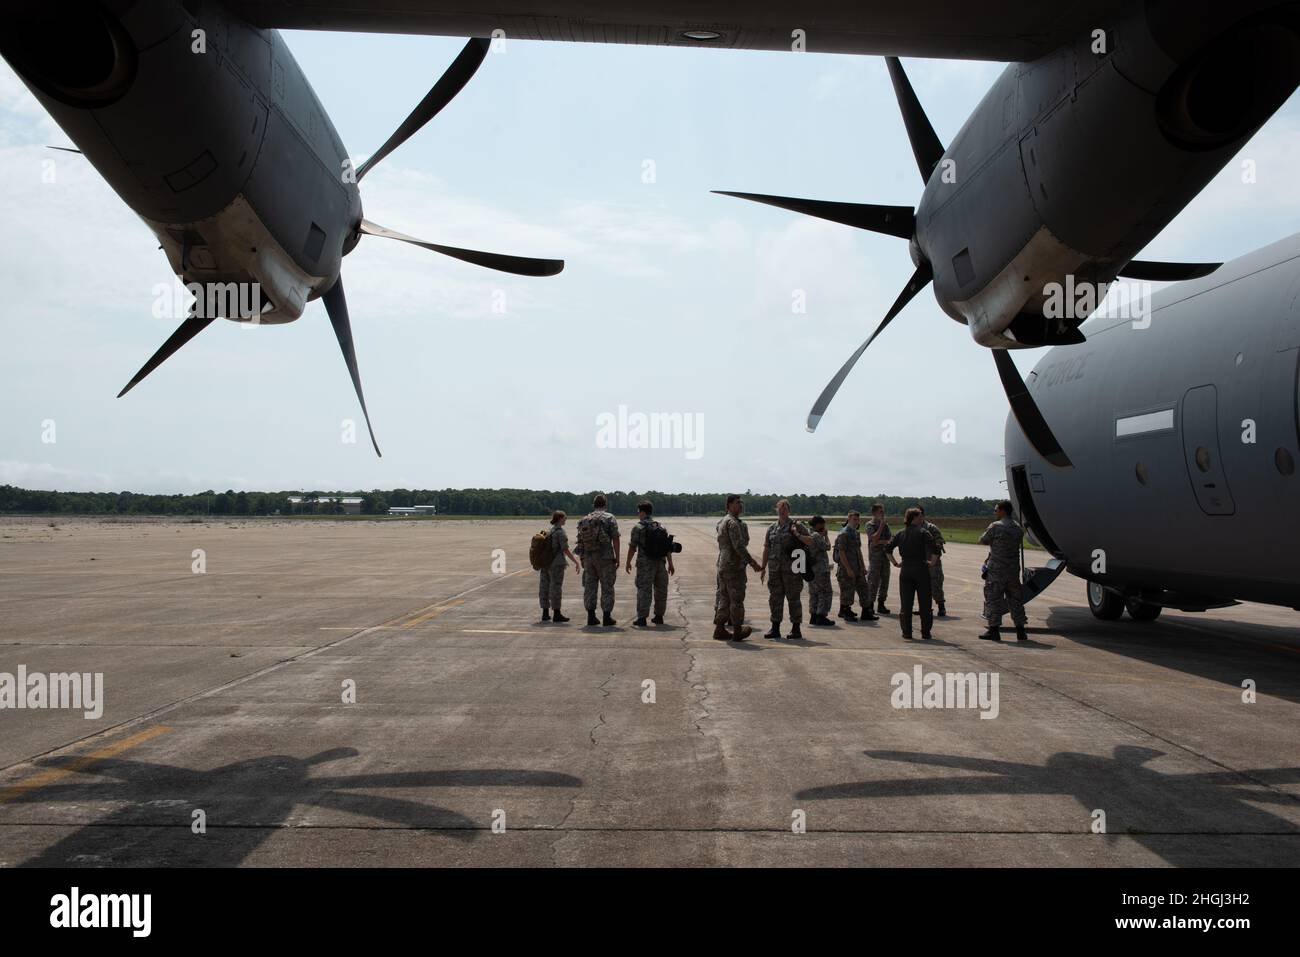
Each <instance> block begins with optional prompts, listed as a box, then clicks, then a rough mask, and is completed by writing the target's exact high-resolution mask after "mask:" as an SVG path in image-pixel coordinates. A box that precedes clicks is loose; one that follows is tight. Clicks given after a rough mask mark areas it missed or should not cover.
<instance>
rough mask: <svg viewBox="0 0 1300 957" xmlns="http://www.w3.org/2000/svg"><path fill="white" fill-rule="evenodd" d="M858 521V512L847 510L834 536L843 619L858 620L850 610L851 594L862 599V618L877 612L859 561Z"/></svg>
mask: <svg viewBox="0 0 1300 957" xmlns="http://www.w3.org/2000/svg"><path fill="white" fill-rule="evenodd" d="M861 521H862V516H861V515H859V514H858V513H857V512H849V514H848V515H847V516H846V517H845V519H844V527H843V528H842V529H840V533H839V534H838V535H836V536H835V553H834V556H833V557H834V559H835V580H836V581H837V582H838V583H839V586H840V617H841V618H842V619H844V620H845V621H857V620H858V616H857V615H855V614H854V613H853V596H854V594H856V595H857V596H858V601H859V602H861V603H862V620H863V621H875V620H876V614H875V613H874V612H873V611H872V610H871V599H870V598H869V597H867V569H866V566H865V565H864V564H863V561H862V536H861V535H860V534H859V533H858V524H859V523H860V522H861Z"/></svg>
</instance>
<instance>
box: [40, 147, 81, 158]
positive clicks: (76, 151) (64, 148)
mask: <svg viewBox="0 0 1300 957" xmlns="http://www.w3.org/2000/svg"><path fill="white" fill-rule="evenodd" d="M45 148H46V149H47V150H60V151H61V152H64V153H76V154H77V155H78V156H80V155H81V150H74V149H73V148H72V147H71V146H47V147H45Z"/></svg>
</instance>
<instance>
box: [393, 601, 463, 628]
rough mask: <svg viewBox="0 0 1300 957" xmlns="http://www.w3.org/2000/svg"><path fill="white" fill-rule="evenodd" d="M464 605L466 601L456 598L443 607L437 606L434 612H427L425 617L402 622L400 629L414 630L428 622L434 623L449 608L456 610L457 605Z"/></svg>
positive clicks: (420, 616) (421, 616)
mask: <svg viewBox="0 0 1300 957" xmlns="http://www.w3.org/2000/svg"><path fill="white" fill-rule="evenodd" d="M463 604H465V599H463V598H455V599H453V600H451V601H448V602H444V603H443V604H441V605H437V606H436V607H434V608H433V609H432V610H430V611H427V612H425V613H424V614H423V615H417V616H416V617H414V618H408V619H407V620H406V621H404V622H402V624H401V625H400V626H399V627H402V628H414V627H415V626H416V625H422V624H424V623H425V622H426V621H433V619H435V618H437V617H438V616H439V615H441V614H442V613H443V612H444V611H446V610H447V609H449V608H455V607H456V606H457V605H463Z"/></svg>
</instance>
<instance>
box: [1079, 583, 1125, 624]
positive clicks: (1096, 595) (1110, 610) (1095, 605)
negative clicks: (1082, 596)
mask: <svg viewBox="0 0 1300 957" xmlns="http://www.w3.org/2000/svg"><path fill="white" fill-rule="evenodd" d="M1088 610H1089V611H1091V612H1092V614H1093V617H1095V618H1100V619H1101V620H1102V621H1114V620H1115V619H1117V618H1118V617H1119V616H1120V615H1122V614H1124V599H1123V598H1122V597H1121V596H1119V595H1117V594H1116V593H1115V592H1113V591H1111V590H1110V589H1109V588H1104V587H1102V586H1101V585H1099V584H1097V582H1088Z"/></svg>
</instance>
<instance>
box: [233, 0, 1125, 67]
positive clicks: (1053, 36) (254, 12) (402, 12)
mask: <svg viewBox="0 0 1300 957" xmlns="http://www.w3.org/2000/svg"><path fill="white" fill-rule="evenodd" d="M1117 5H1118V0H1056V2H1043V0H920V2H916V0H856V2H853V0H803V2H801V3H790V2H789V0H625V2H617V0H605V2H602V0H474V2H472V3H471V2H466V0H228V3H227V6H229V7H230V8H232V9H233V10H234V11H236V12H238V13H239V14H241V15H242V16H243V17H244V18H245V19H247V20H248V21H249V22H250V23H253V24H256V25H257V26H260V27H275V28H282V29H295V30H341V31H347V32H355V33H408V34H429V35H436V36H455V37H490V36H492V35H493V31H495V30H502V31H504V35H505V36H506V37H507V38H511V39H524V40H562V41H571V42H588V43H634V44H642V45H651V46H713V47H723V48H726V49H740V50H790V49H792V45H793V44H794V42H795V38H794V36H793V34H794V33H795V31H797V30H802V31H803V36H804V38H805V48H806V49H807V50H809V51H812V52H824V53H865V54H891V55H897V56H912V57H936V58H944V59H970V60H998V61H1002V62H1011V61H1023V60H1032V59H1035V58H1037V57H1039V56H1042V55H1043V54H1045V53H1048V52H1050V51H1051V50H1053V49H1055V48H1056V47H1058V46H1060V45H1061V44H1062V43H1064V42H1066V41H1067V40H1069V39H1071V38H1074V37H1077V36H1079V35H1080V33H1081V32H1083V31H1086V30H1087V29H1090V28H1091V27H1092V26H1095V25H1096V24H1097V23H1098V19H1099V17H1101V16H1102V15H1103V14H1104V13H1106V12H1107V11H1108V10H1110V9H1113V8H1114V7H1115V6H1117ZM692 32H697V33H698V32H703V33H704V35H705V36H707V35H708V34H717V36H716V38H709V39H692V38H690V37H689V36H688V34H689V33H692Z"/></svg>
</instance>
